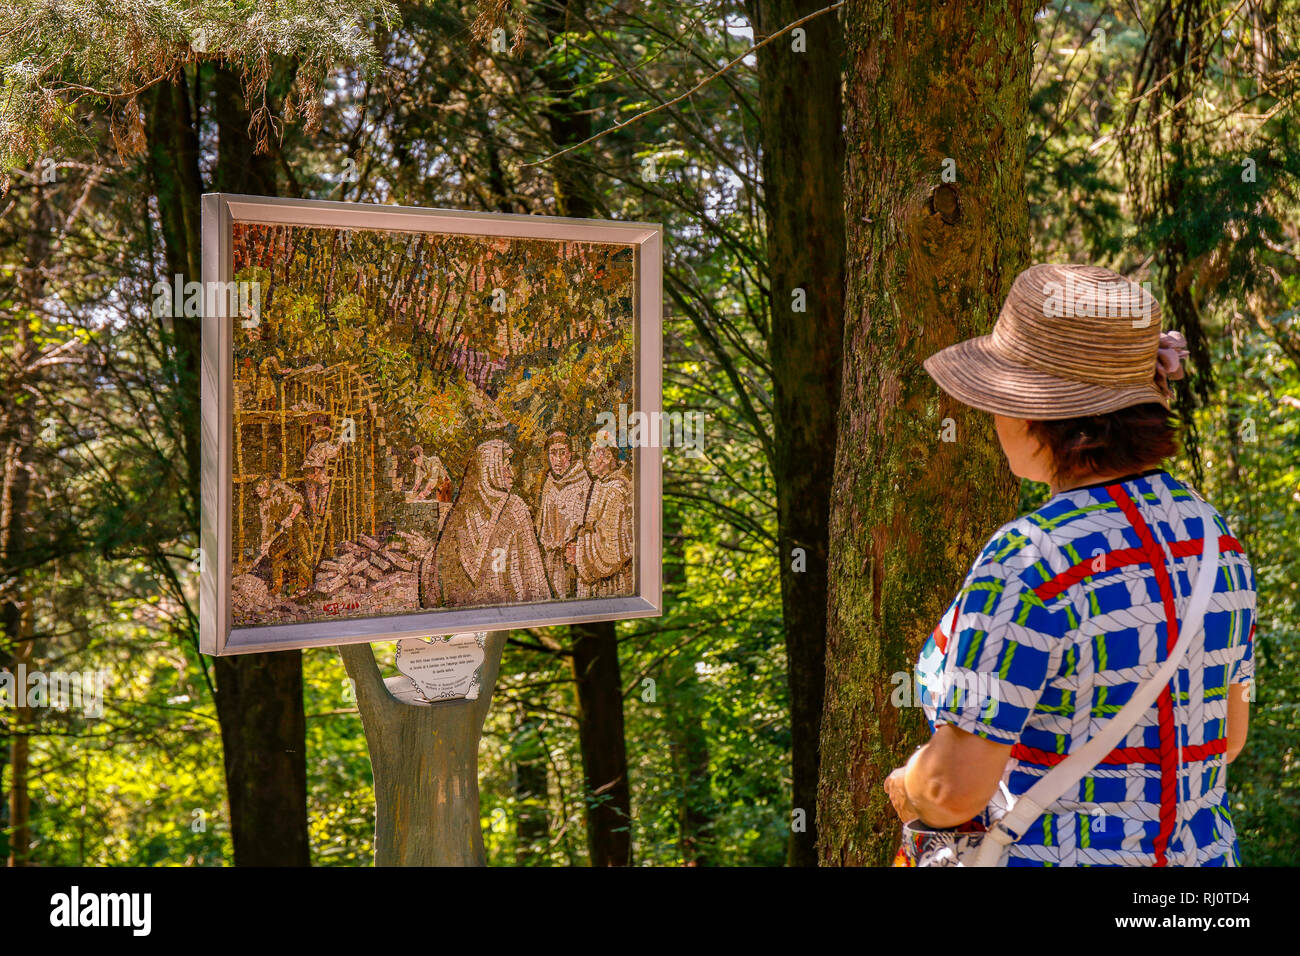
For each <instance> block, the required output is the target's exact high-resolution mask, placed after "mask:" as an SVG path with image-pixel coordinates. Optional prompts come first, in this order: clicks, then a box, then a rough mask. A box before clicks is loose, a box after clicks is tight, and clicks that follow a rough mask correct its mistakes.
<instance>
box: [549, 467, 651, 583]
mask: <svg viewBox="0 0 1300 956" xmlns="http://www.w3.org/2000/svg"><path fill="white" fill-rule="evenodd" d="M587 467H588V468H589V469H590V470H591V474H592V485H591V495H590V500H589V501H588V502H587V510H586V514H585V516H584V518H583V522H582V527H581V528H580V529H578V534H577V537H576V538H575V539H574V541H573V542H572V543H571V544H569V545H568V546H567V547H566V549H565V552H566V553H565V558H566V560H568V562H569V563H570V564H572V565H573V566H574V569H575V571H576V572H577V596H578V597H580V598H603V597H618V596H621V595H627V594H634V593H635V586H636V581H635V579H634V577H633V569H632V558H633V557H634V555H635V548H634V543H635V542H634V537H633V529H632V502H633V488H632V476H631V475H630V474H629V472H628V469H627V467H626V466H620V465H619V463H618V458H617V456H616V455H615V454H614V449H613V448H612V447H609V446H608V445H605V444H601V443H599V442H597V443H593V444H592V446H591V451H590V452H589V453H588V455H587Z"/></svg>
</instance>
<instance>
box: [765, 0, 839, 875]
mask: <svg viewBox="0 0 1300 956" xmlns="http://www.w3.org/2000/svg"><path fill="white" fill-rule="evenodd" d="M750 6H751V17H752V18H753V19H754V20H755V25H754V38H755V40H756V41H757V40H759V39H761V38H763V37H766V36H768V35H770V34H771V33H774V32H776V31H777V30H780V29H781V28H783V27H785V26H787V25H788V24H790V23H793V22H794V21H796V20H798V19H800V18H801V17H804V16H806V15H808V14H809V13H812V12H814V11H816V10H820V9H822V8H823V7H825V6H826V3H825V0H757V2H751V4H750ZM801 29H802V30H804V31H805V34H806V35H804V36H798V37H796V36H794V35H792V34H786V35H784V36H782V37H781V38H779V39H777V40H774V41H773V42H772V43H769V44H768V45H767V46H765V47H763V48H762V49H760V50H759V51H758V90H759V115H760V116H761V117H762V156H763V192H764V209H765V211H766V222H767V256H768V272H769V294H770V296H771V323H772V325H771V335H770V337H769V342H768V351H769V355H770V358H771V362H772V391H773V406H772V424H773V428H772V431H773V437H774V456H773V462H772V471H773V474H772V478H773V483H774V485H775V486H776V499H777V543H778V547H779V549H780V555H779V558H780V568H781V607H782V620H783V623H784V627H785V646H786V660H787V667H788V681H789V688H790V752H791V764H792V766H791V776H792V784H793V785H792V791H793V792H792V810H793V811H794V812H795V813H796V815H797V816H796V818H802V820H803V822H804V827H802V828H798V829H795V828H792V831H791V834H790V842H789V846H788V851H787V862H788V863H789V865H791V866H816V865H817V825H816V816H815V811H816V806H817V768H818V762H819V761H818V753H819V742H820V735H821V719H822V702H823V695H824V690H825V676H826V564H827V562H826V554H827V540H828V524H827V523H828V520H829V507H828V506H829V502H830V491H831V480H832V473H833V469H834V464H835V461H834V456H833V454H832V453H831V449H833V448H834V447H835V428H836V410H837V409H838V407H839V391H840V374H841V369H840V356H841V345H842V340H843V335H844V321H843V319H844V194H843V165H844V136H843V132H842V128H841V104H840V80H841V76H840V56H841V47H842V39H841V30H840V25H839V22H838V21H837V19H836V17H835V15H834V14H822V15H821V16H818V17H816V18H815V19H813V20H810V21H808V22H807V23H805V24H804V25H803V26H802V27H801ZM796 549H798V550H796ZM801 810H802V811H803V813H802V814H799V813H798V811H801Z"/></svg>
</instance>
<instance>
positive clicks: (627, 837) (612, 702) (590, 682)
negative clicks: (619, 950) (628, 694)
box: [569, 621, 632, 866]
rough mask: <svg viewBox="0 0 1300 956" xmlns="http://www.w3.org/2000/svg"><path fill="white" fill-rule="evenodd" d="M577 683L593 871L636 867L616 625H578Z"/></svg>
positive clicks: (572, 629) (575, 650) (575, 641)
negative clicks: (596, 869) (594, 867)
mask: <svg viewBox="0 0 1300 956" xmlns="http://www.w3.org/2000/svg"><path fill="white" fill-rule="evenodd" d="M569 633H570V634H571V635H572V636H573V657H572V660H573V679H574V682H575V683H576V685H577V691H578V694H577V696H578V738H579V745H580V747H581V749H582V774H583V782H584V784H585V789H586V792H585V794H584V796H585V799H586V802H587V851H588V853H589V855H590V857H591V865H592V866H630V865H631V864H632V826H631V825H632V799H631V790H630V788H629V786H628V776H627V744H626V741H625V740H624V737H623V687H622V678H621V676H620V674H619V667H618V638H617V637H616V636H615V634H614V622H613V621H598V622H596V623H594V624H573V625H570V627H569Z"/></svg>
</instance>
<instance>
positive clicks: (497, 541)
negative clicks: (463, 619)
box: [420, 439, 551, 607]
mask: <svg viewBox="0 0 1300 956" xmlns="http://www.w3.org/2000/svg"><path fill="white" fill-rule="evenodd" d="M513 454H514V452H513V449H511V447H510V446H509V445H508V444H506V443H505V442H504V441H501V440H499V439H493V440H491V441H485V442H483V443H482V444H481V445H479V446H478V447H477V448H476V449H475V450H474V457H473V458H472V459H471V460H470V463H469V466H468V467H467V468H466V469H465V479H464V481H462V482H461V491H460V496H459V497H458V498H457V499H456V503H455V504H454V505H452V509H451V513H450V514H449V515H448V516H447V521H446V524H445V525H443V528H442V532H441V533H440V534H439V535H438V543H437V544H436V545H435V546H434V548H433V549H431V550H430V551H429V553H428V554H427V555H426V556H425V558H424V560H423V561H421V563H420V604H421V606H422V607H439V606H448V607H466V606H475V605H483V604H519V603H524V602H530V601H545V600H548V599H550V597H551V588H550V585H549V584H548V583H547V580H546V569H545V567H544V566H543V564H542V552H541V549H540V548H538V546H537V537H536V535H535V534H534V533H533V519H532V515H531V514H530V513H529V510H528V506H527V505H526V504H524V502H523V499H522V498H520V497H519V496H518V495H515V494H512V493H511V491H510V489H511V487H512V486H513V484H514V477H515V475H514V468H513V467H512V465H511V462H510V459H511V456H512V455H513Z"/></svg>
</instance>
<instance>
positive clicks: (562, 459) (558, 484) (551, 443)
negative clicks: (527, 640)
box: [537, 430, 591, 599]
mask: <svg viewBox="0 0 1300 956" xmlns="http://www.w3.org/2000/svg"><path fill="white" fill-rule="evenodd" d="M546 458H547V461H548V462H549V464H550V468H549V470H548V471H547V472H546V481H545V483H543V485H542V502H541V505H540V507H539V508H538V509H537V540H538V543H539V544H541V546H542V558H543V560H544V561H545V562H546V576H547V578H549V579H550V582H551V590H552V591H554V592H555V596H556V597H557V598H561V599H564V598H571V597H573V596H574V594H575V592H576V588H575V584H576V577H577V572H576V570H575V569H574V566H573V565H572V564H569V563H568V562H567V561H565V560H564V550H565V548H566V546H568V545H569V544H570V543H572V542H574V541H576V540H577V538H578V529H580V528H581V527H582V521H583V518H584V516H585V515H586V512H587V497H588V495H589V493H590V491H591V476H590V475H588V474H587V469H586V468H584V467H583V464H582V462H581V461H580V460H579V461H574V460H573V449H572V447H571V446H570V445H569V436H568V435H567V434H565V433H564V432H562V431H558V430H557V431H553V432H551V434H550V435H549V436H548V437H547V440H546Z"/></svg>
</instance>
